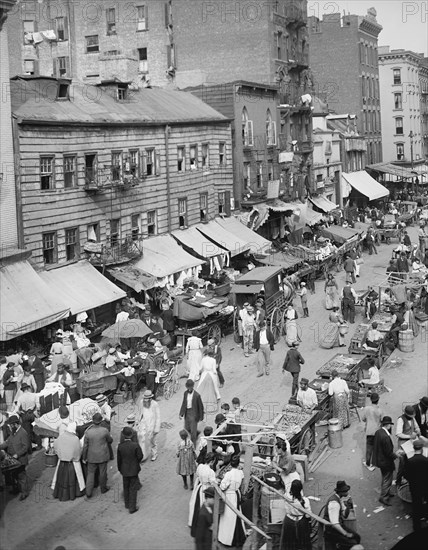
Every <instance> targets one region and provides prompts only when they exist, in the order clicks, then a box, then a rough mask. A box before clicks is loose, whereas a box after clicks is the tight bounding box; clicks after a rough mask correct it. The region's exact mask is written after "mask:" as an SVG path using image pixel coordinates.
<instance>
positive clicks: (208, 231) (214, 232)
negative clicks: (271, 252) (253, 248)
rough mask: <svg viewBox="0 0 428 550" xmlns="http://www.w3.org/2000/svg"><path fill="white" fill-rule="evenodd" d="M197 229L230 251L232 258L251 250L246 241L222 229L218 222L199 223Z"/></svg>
mask: <svg viewBox="0 0 428 550" xmlns="http://www.w3.org/2000/svg"><path fill="white" fill-rule="evenodd" d="M195 227H196V228H197V229H198V231H200V232H201V233H202V234H203V235H205V236H206V237H208V238H209V239H211V240H212V241H214V243H216V244H217V245H219V246H221V247H223V248H225V249H226V250H228V251H229V252H230V253H231V255H232V256H236V255H238V254H241V253H242V252H246V251H247V250H249V248H250V245H249V244H248V243H247V242H246V241H245V240H243V239H241V238H240V237H239V236H238V235H234V234H233V233H231V232H230V231H228V230H227V229H225V228H224V227H222V226H221V225H220V224H219V223H217V222H216V220H212V221H210V222H208V223H198V224H197V225H196V226H195Z"/></svg>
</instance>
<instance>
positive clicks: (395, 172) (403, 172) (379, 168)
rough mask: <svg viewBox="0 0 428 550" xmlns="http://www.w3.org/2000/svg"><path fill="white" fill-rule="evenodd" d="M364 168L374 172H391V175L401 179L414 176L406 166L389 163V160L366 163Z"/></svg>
mask: <svg viewBox="0 0 428 550" xmlns="http://www.w3.org/2000/svg"><path fill="white" fill-rule="evenodd" d="M366 168H369V169H370V170H374V171H375V172H380V173H381V174H391V175H392V176H397V177H398V178H401V179H411V178H413V177H414V174H412V172H411V170H409V169H408V168H403V167H402V166H397V165H396V164H391V163H389V162H379V163H377V164H368V165H367V166H366Z"/></svg>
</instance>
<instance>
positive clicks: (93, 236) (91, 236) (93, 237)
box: [86, 223, 100, 242]
mask: <svg viewBox="0 0 428 550" xmlns="http://www.w3.org/2000/svg"><path fill="white" fill-rule="evenodd" d="M86 238H87V239H88V241H93V242H98V241H99V240H100V225H99V224H98V223H91V224H90V225H88V227H87V230H86Z"/></svg>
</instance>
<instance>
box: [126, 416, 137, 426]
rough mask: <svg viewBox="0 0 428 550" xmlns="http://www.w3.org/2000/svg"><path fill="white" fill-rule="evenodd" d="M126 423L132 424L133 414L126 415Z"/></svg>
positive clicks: (133, 420) (133, 421)
mask: <svg viewBox="0 0 428 550" xmlns="http://www.w3.org/2000/svg"><path fill="white" fill-rule="evenodd" d="M125 420H126V423H127V424H134V423H135V420H136V419H135V414H134V413H131V414H128V416H127V417H126V418H125Z"/></svg>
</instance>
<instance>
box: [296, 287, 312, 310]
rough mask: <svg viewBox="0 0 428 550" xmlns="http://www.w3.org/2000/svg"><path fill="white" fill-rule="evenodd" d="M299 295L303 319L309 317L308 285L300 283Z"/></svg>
mask: <svg viewBox="0 0 428 550" xmlns="http://www.w3.org/2000/svg"><path fill="white" fill-rule="evenodd" d="M297 294H298V295H299V296H300V301H301V303H302V309H303V317H309V309H308V289H307V288H306V283H304V282H301V283H300V290H298V291H297Z"/></svg>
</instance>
